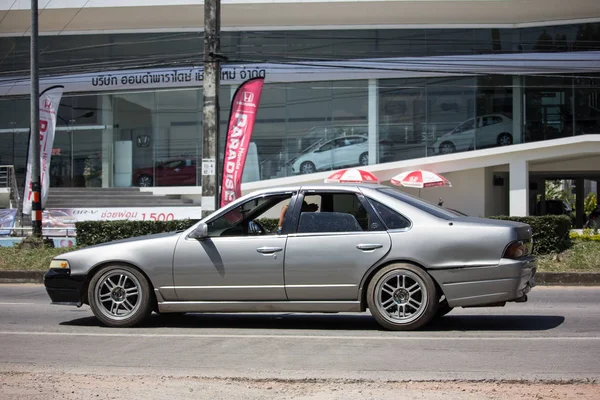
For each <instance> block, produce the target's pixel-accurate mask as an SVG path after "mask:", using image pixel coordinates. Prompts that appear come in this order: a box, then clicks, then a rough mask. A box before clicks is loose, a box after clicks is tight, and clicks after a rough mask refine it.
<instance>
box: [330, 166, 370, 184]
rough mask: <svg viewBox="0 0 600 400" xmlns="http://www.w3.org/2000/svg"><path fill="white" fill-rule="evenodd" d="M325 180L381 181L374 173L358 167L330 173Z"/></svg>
mask: <svg viewBox="0 0 600 400" xmlns="http://www.w3.org/2000/svg"><path fill="white" fill-rule="evenodd" d="M325 182H327V183H330V182H335V183H379V179H377V177H376V176H375V175H373V174H372V173H370V172H368V171H364V170H362V169H357V168H349V169H341V170H339V171H336V172H335V173H334V174H332V175H330V176H329V177H328V178H327V179H325Z"/></svg>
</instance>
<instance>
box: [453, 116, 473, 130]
mask: <svg viewBox="0 0 600 400" xmlns="http://www.w3.org/2000/svg"><path fill="white" fill-rule="evenodd" d="M473 128H475V119H474V118H471V119H470V120H468V121H465V122H463V123H462V124H461V125H459V126H458V128H456V131H455V132H456V133H458V132H464V131H468V130H471V129H473Z"/></svg>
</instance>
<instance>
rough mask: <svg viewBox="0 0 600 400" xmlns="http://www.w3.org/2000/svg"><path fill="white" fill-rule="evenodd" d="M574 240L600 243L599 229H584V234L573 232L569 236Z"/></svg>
mask: <svg viewBox="0 0 600 400" xmlns="http://www.w3.org/2000/svg"><path fill="white" fill-rule="evenodd" d="M569 236H570V237H571V239H572V240H581V241H586V242H600V233H598V229H597V228H596V229H584V230H583V233H577V232H571V234H570V235H569Z"/></svg>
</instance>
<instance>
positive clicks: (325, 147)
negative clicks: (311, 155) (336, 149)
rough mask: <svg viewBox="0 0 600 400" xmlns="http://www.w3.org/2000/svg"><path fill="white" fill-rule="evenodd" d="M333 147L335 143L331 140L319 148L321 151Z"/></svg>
mask: <svg viewBox="0 0 600 400" xmlns="http://www.w3.org/2000/svg"><path fill="white" fill-rule="evenodd" d="M332 147H333V144H332V143H331V142H329V143H326V144H324V145H323V146H321V147H320V148H319V151H327V150H331V149H332Z"/></svg>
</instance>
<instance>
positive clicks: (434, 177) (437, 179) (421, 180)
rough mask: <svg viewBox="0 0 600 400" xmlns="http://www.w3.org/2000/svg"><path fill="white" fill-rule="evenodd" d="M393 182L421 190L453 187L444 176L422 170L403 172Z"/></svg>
mask: <svg viewBox="0 0 600 400" xmlns="http://www.w3.org/2000/svg"><path fill="white" fill-rule="evenodd" d="M391 182H392V184H394V185H398V186H406V187H412V188H419V189H422V188H428V187H437V186H452V184H451V183H450V181H449V180H448V179H446V178H444V177H443V176H442V175H439V174H436V173H435V172H431V171H423V170H420V169H418V170H414V171H406V172H402V173H401V174H398V175H396V176H395V177H393V178H392V179H391Z"/></svg>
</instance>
